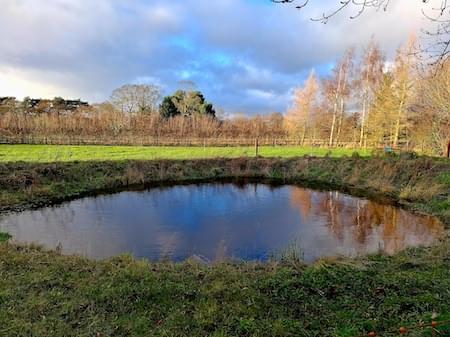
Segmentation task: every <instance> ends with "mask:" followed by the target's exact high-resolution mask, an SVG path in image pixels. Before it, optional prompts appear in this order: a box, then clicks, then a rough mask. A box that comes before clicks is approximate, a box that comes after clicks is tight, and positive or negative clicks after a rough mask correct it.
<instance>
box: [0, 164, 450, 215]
mask: <svg viewBox="0 0 450 337" xmlns="http://www.w3.org/2000/svg"><path fill="white" fill-rule="evenodd" d="M237 178H263V179H269V180H273V181H276V182H283V183H297V182H299V183H307V184H312V185H315V186H323V187H326V188H335V189H341V190H346V191H351V192H352V193H354V194H359V195H366V196H377V197H383V198H389V199H391V200H392V201H398V202H401V203H403V204H405V205H409V206H410V207H412V208H415V209H418V210H423V211H426V212H428V213H432V214H434V215H437V216H439V217H440V218H441V219H443V220H444V221H445V222H446V223H450V199H449V198H450V196H449V194H450V193H449V191H450V162H449V161H448V160H445V159H435V158H428V157H420V158H410V157H408V156H403V157H369V158H361V157H358V156H356V157H355V156H353V157H343V158H310V157H306V158H291V159H274V158H267V159H265V158H257V159H256V158H247V159H246V158H236V159H208V160H185V161H183V160H178V161H170V160H157V161H156V160H155V161H128V160H127V161H119V160H118V161H105V162H101V161H92V162H61V163H52V164H46V163H26V162H10V163H0V211H1V210H3V211H4V210H10V209H16V210H17V209H23V208H30V207H36V206H41V205H46V204H51V203H55V202H61V201H64V200H68V199H73V198H76V197H79V196H83V195H89V194H95V193H98V192H104V191H112V190H115V189H121V188H129V187H132V186H143V185H152V184H158V183H168V182H171V183H176V182H186V181H192V182H195V181H202V180H203V181H205V180H215V179H237Z"/></svg>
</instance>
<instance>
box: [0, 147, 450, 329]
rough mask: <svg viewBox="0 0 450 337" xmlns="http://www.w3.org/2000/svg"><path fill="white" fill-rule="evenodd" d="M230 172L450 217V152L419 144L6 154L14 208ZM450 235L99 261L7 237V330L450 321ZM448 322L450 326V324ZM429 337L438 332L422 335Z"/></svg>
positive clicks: (7, 194)
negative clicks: (368, 244) (411, 147)
mask: <svg viewBox="0 0 450 337" xmlns="http://www.w3.org/2000/svg"><path fill="white" fill-rule="evenodd" d="M222 178H228V179H230V178H265V179H270V180H275V181H278V182H305V181H308V182H310V183H314V184H317V185H320V186H324V187H329V188H338V189H342V190H346V191H348V190H350V191H352V192H353V193H356V194H362V195H377V196H382V197H388V198H390V199H392V200H395V201H398V202H401V203H403V204H405V205H407V206H408V207H411V208H415V209H420V210H423V211H426V212H428V213H432V214H435V215H436V216H438V217H440V218H441V219H442V220H443V221H444V222H445V223H446V224H447V225H450V162H449V161H448V160H439V159H436V158H427V157H420V158H414V157H410V156H401V157H396V156H395V157H370V158H360V157H357V156H353V157H351V158H348V157H343V158H308V157H306V158H291V159H267V158H250V159H248V158H247V159H246V158H238V159H209V160H186V161H182V160H177V161H173V160H172V161H170V160H156V161H128V160H123V161H120V160H118V161H103V162H102V161H94V162H60V163H52V164H46V163H26V162H8V163H0V209H1V210H6V209H23V208H30V207H35V206H39V205H43V204H48V203H53V202H59V201H62V200H65V199H71V198H75V197H78V196H81V195H85V194H89V193H98V192H99V191H105V190H106V191H110V190H114V189H117V188H130V187H131V186H142V185H145V184H156V183H163V182H164V183H167V182H185V181H201V180H205V179H222ZM449 289H450V243H449V240H446V241H443V242H442V243H441V244H440V245H438V246H436V247H433V248H428V249H411V250H408V251H406V252H402V253H400V254H397V255H395V256H393V257H386V256H379V255H378V256H372V257H367V258H361V259H357V260H348V259H344V260H340V261H332V260H322V261H319V262H318V263H316V264H314V265H311V266H304V265H302V264H301V263H300V262H299V261H295V260H290V261H289V260H288V261H282V262H278V263H275V262H273V263H266V264H252V263H243V264H224V263H222V264H218V265H214V266H211V267H207V266H202V265H199V264H197V263H195V262H193V261H188V262H186V263H183V264H172V263H155V264H149V263H147V262H144V261H136V260H134V259H133V258H131V257H118V258H115V259H112V260H109V261H102V262H94V261H89V260H86V259H84V258H80V257H68V256H61V255H59V254H58V253H56V252H46V251H43V250H40V249H37V248H35V247H20V246H17V245H13V244H10V243H5V242H4V243H0V336H5V337H9V336H11V337H12V336H57V337H58V336H83V337H84V336H86V337H91V336H343V337H347V336H349V337H350V336H358V335H360V334H364V333H367V332H368V331H370V330H372V329H375V330H377V331H378V332H380V333H382V334H381V335H382V336H397V335H398V334H396V333H392V332H391V331H392V329H393V328H396V327H399V326H402V325H413V324H415V323H417V322H418V321H420V320H425V321H428V322H429V321H430V319H431V316H432V315H433V313H438V314H439V315H440V316H439V317H438V318H439V320H445V319H450V315H449V314H450V291H449ZM443 329H445V330H443V331H442V334H441V335H443V336H445V335H450V331H449V330H450V326H446V327H443ZM422 335H423V336H429V335H430V331H425V332H422V333H421V332H418V333H414V334H411V336H422Z"/></svg>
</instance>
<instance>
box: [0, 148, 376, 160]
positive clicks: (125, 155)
mask: <svg viewBox="0 0 450 337" xmlns="http://www.w3.org/2000/svg"><path fill="white" fill-rule="evenodd" d="M354 152H355V150H354V149H332V150H329V149H326V148H306V147H271V146H264V147H261V148H260V149H259V155H260V156H263V157H283V158H288V157H298V156H305V155H310V156H317V157H323V156H325V155H327V154H329V155H330V156H333V157H342V156H344V155H346V156H351V155H352V154H353V153H354ZM357 152H358V153H359V154H360V155H361V156H368V155H370V150H357ZM252 156H255V148H254V147H157V146H90V145H85V146H66V145H0V162H17V161H26V162H43V163H49V162H58V161H60V162H66V161H92V160H97V161H100V160H102V161H104V160H127V159H130V160H132V159H133V160H152V159H206V158H237V157H252Z"/></svg>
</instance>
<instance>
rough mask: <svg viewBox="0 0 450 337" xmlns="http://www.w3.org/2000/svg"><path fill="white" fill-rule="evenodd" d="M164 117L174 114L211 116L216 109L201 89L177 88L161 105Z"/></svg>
mask: <svg viewBox="0 0 450 337" xmlns="http://www.w3.org/2000/svg"><path fill="white" fill-rule="evenodd" d="M159 113H160V115H161V116H162V117H165V118H169V117H174V116H185V117H189V116H194V115H200V116H211V117H215V115H216V111H215V110H214V107H213V105H212V104H211V103H209V102H207V101H206V99H205V97H204V96H203V94H202V93H201V92H200V91H185V90H177V91H176V92H175V93H174V94H173V95H172V96H166V97H164V99H163V102H162V103H161V105H160V107H159Z"/></svg>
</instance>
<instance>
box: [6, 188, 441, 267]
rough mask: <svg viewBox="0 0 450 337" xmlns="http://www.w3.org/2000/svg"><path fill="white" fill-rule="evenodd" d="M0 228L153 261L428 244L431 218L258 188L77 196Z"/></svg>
mask: <svg viewBox="0 0 450 337" xmlns="http://www.w3.org/2000/svg"><path fill="white" fill-rule="evenodd" d="M0 231H3V232H8V233H10V234H12V235H13V237H14V239H15V240H16V241H18V242H25V243H31V242H34V243H38V244H41V245H44V246H45V247H48V248H56V247H58V246H60V247H62V251H63V252H64V253H67V254H73V253H75V254H79V255H84V256H88V257H92V258H107V257H111V256H115V255H119V254H122V253H131V254H133V255H134V256H137V257H145V258H148V259H151V260H160V259H167V258H168V259H171V260H174V261H181V260H184V259H186V258H189V257H191V256H197V257H201V258H202V259H205V260H208V261H217V260H222V259H228V258H235V259H244V260H266V259H268V258H270V257H271V256H274V255H277V254H280V253H282V252H283V251H286V250H290V251H292V250H293V249H296V250H297V251H298V252H300V254H301V255H302V256H303V258H304V259H305V261H307V262H311V261H314V260H316V259H317V258H319V257H324V256H336V255H345V256H355V255H361V254H368V253H373V252H377V251H379V250H381V251H384V252H386V253H388V254H392V253H395V252H397V251H400V250H402V249H405V248H406V247H409V246H419V245H431V244H433V243H434V242H435V241H436V240H437V239H438V238H439V237H440V235H441V234H442V233H443V225H442V223H440V222H439V221H438V220H437V219H435V218H433V217H429V216H423V215H417V214H413V213H410V212H408V211H406V210H403V209H400V208H396V207H393V206H389V205H383V204H379V203H376V202H373V201H369V200H365V199H360V198H356V197H352V196H349V195H345V194H342V193H339V192H334V191H333V192H323V191H316V190H311V189H307V188H302V187H297V186H282V187H272V186H269V185H264V184H249V185H235V184H202V185H186V186H174V187H165V188H152V189H150V190H146V191H141V192H122V193H117V194H112V195H103V196H99V197H92V198H84V199H80V200H75V201H72V202H68V203H64V204H62V205H59V206H54V207H47V208H43V209H39V210H33V211H25V212H21V213H13V214H6V215H4V216H2V217H1V218H0Z"/></svg>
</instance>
